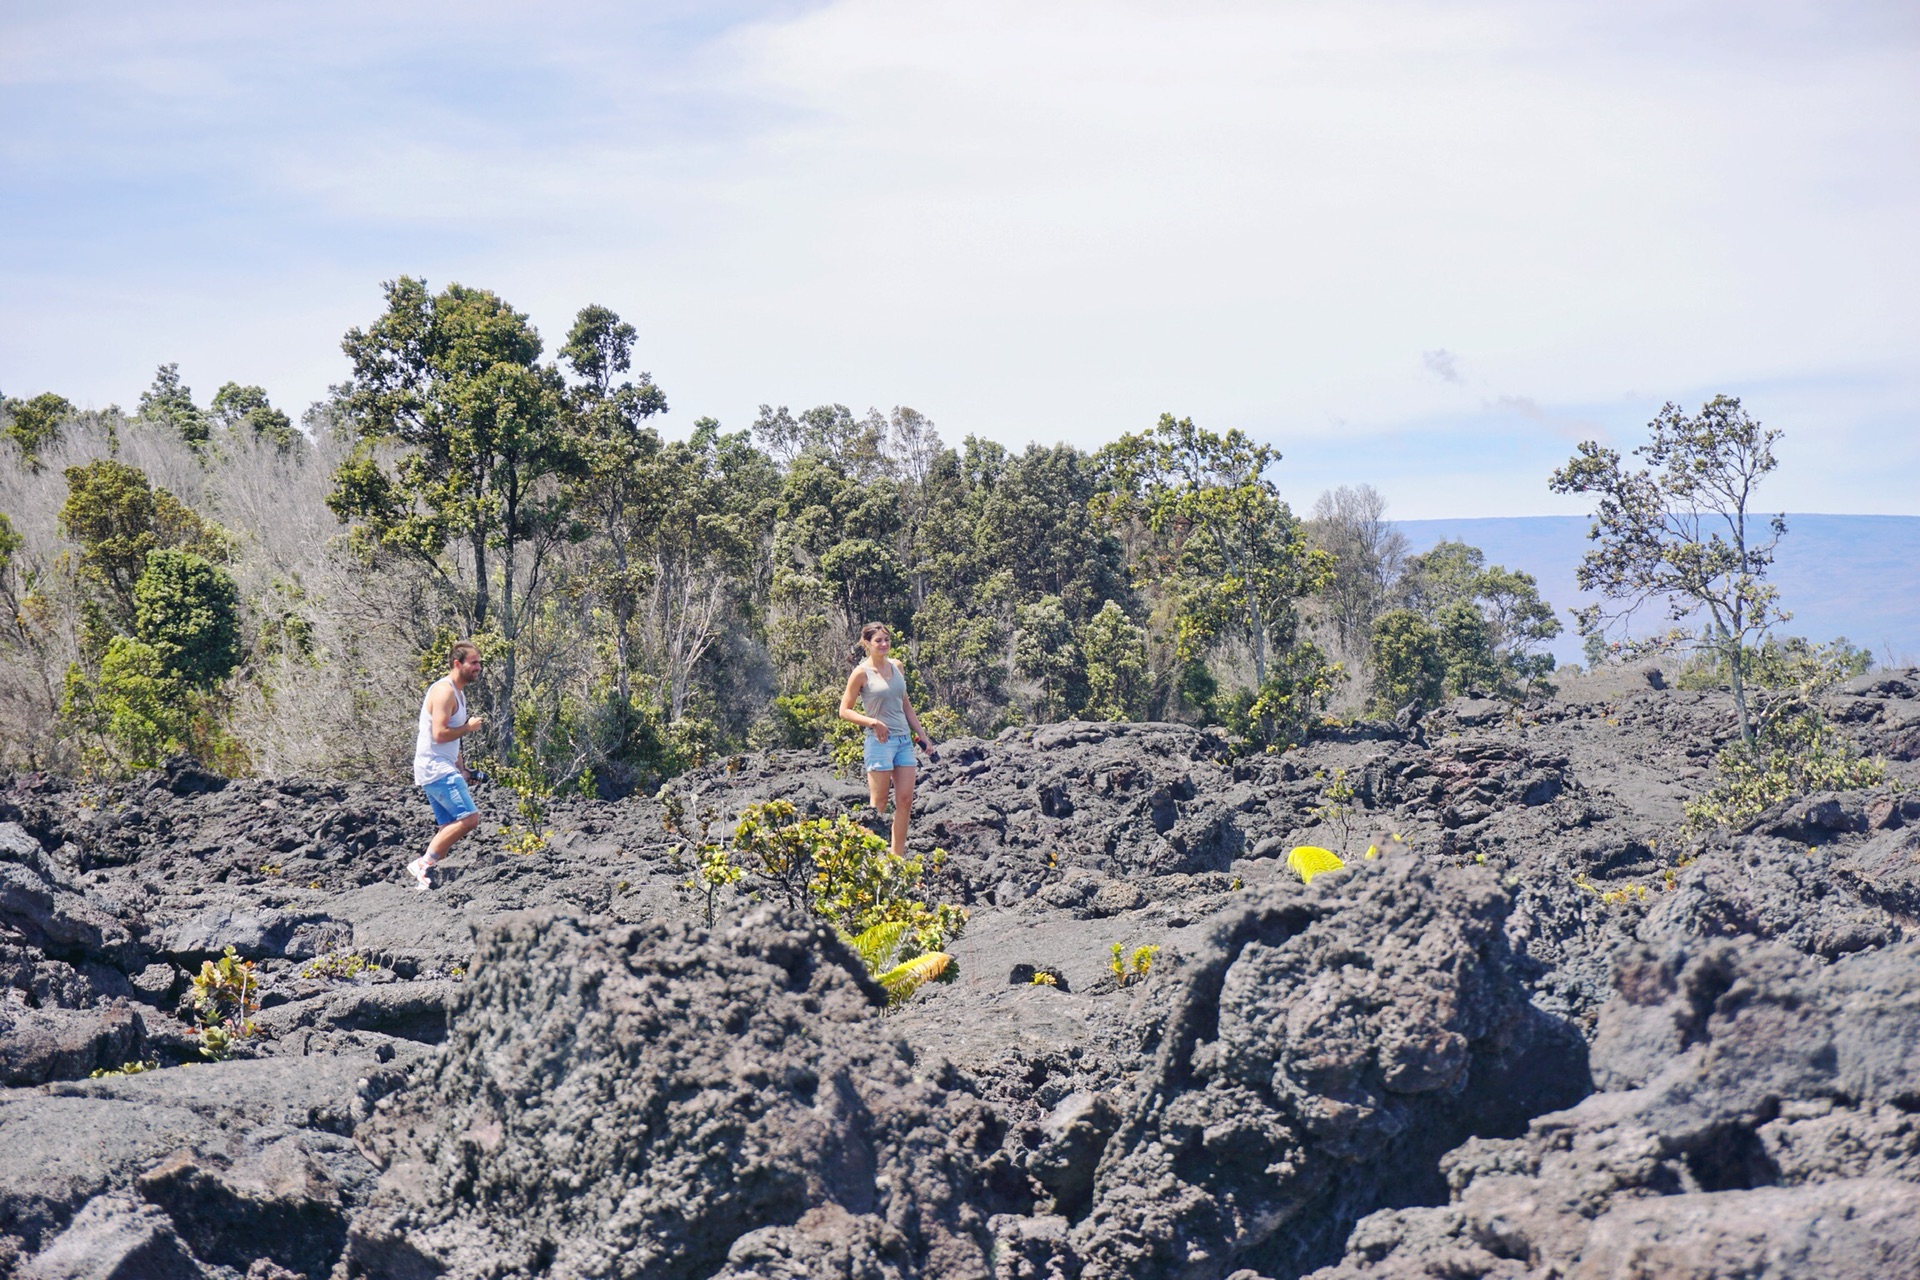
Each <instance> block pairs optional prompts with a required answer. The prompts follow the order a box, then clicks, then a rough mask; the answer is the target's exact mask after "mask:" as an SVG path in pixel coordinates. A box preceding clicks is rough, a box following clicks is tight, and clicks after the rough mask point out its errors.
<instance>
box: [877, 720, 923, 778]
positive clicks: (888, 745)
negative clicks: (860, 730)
mask: <svg viewBox="0 0 1920 1280" xmlns="http://www.w3.org/2000/svg"><path fill="white" fill-rule="evenodd" d="M865 754H866V757H867V772H868V773H872V772H873V771H874V770H876V769H878V770H879V771H881V772H882V773H885V772H887V771H888V770H891V769H901V768H906V769H912V768H914V767H915V763H914V759H913V735H912V734H910V733H891V734H888V735H887V740H886V741H885V742H882V741H880V739H878V738H876V737H874V736H873V730H871V729H869V730H867V740H866V749H865Z"/></svg>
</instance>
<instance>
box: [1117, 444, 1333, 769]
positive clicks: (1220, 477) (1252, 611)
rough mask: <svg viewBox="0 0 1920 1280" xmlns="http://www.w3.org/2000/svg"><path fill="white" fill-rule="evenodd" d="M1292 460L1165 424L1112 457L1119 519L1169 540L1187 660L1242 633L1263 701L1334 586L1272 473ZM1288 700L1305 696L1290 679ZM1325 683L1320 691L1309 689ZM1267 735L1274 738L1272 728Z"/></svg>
mask: <svg viewBox="0 0 1920 1280" xmlns="http://www.w3.org/2000/svg"><path fill="white" fill-rule="evenodd" d="M1279 460H1280V455H1279V454H1278V453H1277V452H1276V451H1274V450H1273V449H1271V448H1269V447H1267V446H1266V445H1256V444H1254V443H1253V442H1252V441H1251V440H1250V439H1248V438H1247V436H1246V435H1244V434H1243V433H1241V432H1239V431H1237V430H1236V431H1228V432H1227V433H1226V434H1225V435H1216V434H1214V433H1213V432H1210V431H1205V430H1202V429H1201V428H1199V427H1196V426H1194V424H1193V421H1192V420H1191V419H1188V418H1182V419H1178V420H1176V419H1175V418H1174V417H1173V415H1172V414H1162V415H1161V417H1160V421H1159V423H1158V424H1157V425H1156V426H1155V427H1154V429H1153V430H1151V431H1148V432H1145V433H1143V434H1141V435H1129V436H1123V437H1121V439H1120V440H1119V441H1118V442H1116V443H1115V444H1114V445H1110V446H1109V447H1108V449H1107V450H1106V464H1107V467H1108V471H1109V475H1110V476H1111V478H1112V479H1111V482H1110V483H1111V489H1110V494H1111V496H1110V497H1108V498H1107V499H1105V500H1104V501H1103V502H1102V504H1101V506H1102V509H1103V510H1104V511H1105V512H1106V513H1107V514H1108V516H1109V518H1110V519H1111V518H1113V516H1115V515H1117V514H1121V513H1123V512H1125V511H1126V510H1128V509H1133V510H1137V511H1139V512H1141V513H1142V514H1143V515H1144V517H1145V520H1146V523H1147V525H1148V527H1149V528H1150V529H1151V530H1152V531H1153V532H1154V534H1155V535H1157V536H1158V538H1159V539H1160V540H1161V545H1162V547H1163V551H1162V552H1161V556H1160V559H1161V568H1162V572H1163V574H1165V575H1166V576H1167V577H1168V578H1170V579H1171V581H1172V583H1173V585H1174V588H1175V594H1176V599H1177V601H1178V609H1179V613H1178V618H1177V627H1178V634H1179V641H1180V654H1181V657H1182V658H1192V657H1194V656H1196V655H1197V654H1198V653H1199V652H1200V651H1201V650H1202V649H1204V648H1205V647H1206V646H1208V645H1210V644H1212V643H1213V642H1214V641H1215V640H1216V639H1217V638H1219V637H1221V636H1223V635H1227V634H1233V635H1237V636H1239V637H1241V638H1243V639H1244V640H1245V641H1246V642H1247V645H1248V647H1249V649H1250V651H1251V654H1252V659H1253V668H1254V685H1255V696H1256V699H1257V698H1259V697H1260V696H1261V695H1262V694H1264V693H1265V692H1266V691H1267V686H1268V684H1269V667H1270V666H1271V665H1272V664H1273V662H1274V659H1275V658H1276V656H1284V655H1285V654H1286V653H1287V651H1289V650H1291V649H1292V648H1293V647H1294V645H1295V644H1296V642H1297V639H1298V637H1297V635H1296V632H1297V625H1298V621H1299V616H1298V604H1299V601H1300V600H1302V599H1303V598H1305V597H1307V596H1309V595H1312V594H1313V593H1314V592H1316V591H1318V590H1320V589H1321V588H1322V587H1323V586H1325V585H1326V582H1327V579H1328V578H1329V577H1330V576H1331V574H1332V571H1333V563H1332V557H1331V556H1329V555H1328V554H1327V553H1326V552H1324V551H1318V550H1314V549H1313V548H1312V547H1310V546H1309V545H1308V542H1307V537H1306V531H1305V530H1304V529H1303V528H1302V526H1301V524H1300V522H1299V521H1298V520H1297V519H1295V518H1294V515H1293V512H1292V511H1291V510H1290V509H1289V508H1288V507H1287V504H1286V503H1285V502H1283V501H1281V499H1280V494H1279V491H1278V489H1277V488H1276V487H1275V485H1274V484H1273V482H1272V481H1271V480H1269V479H1268V478H1267V474H1266V473H1267V471H1268V469H1269V468H1271V467H1272V466H1273V464H1274V463H1276V462H1278V461H1279ZM1284 683H1286V684H1288V685H1289V689H1288V690H1287V691H1286V693H1285V697H1286V698H1287V700H1289V701H1291V700H1292V699H1293V696H1294V692H1295V690H1294V688H1293V687H1292V686H1294V685H1295V683H1296V682H1295V681H1293V680H1292V679H1291V678H1289V679H1288V680H1287V681H1285V682H1284ZM1308 683H1309V684H1316V683H1318V681H1317V680H1312V681H1309V682H1308ZM1262 736H1267V737H1270V736H1271V725H1267V726H1264V727H1263V733H1262Z"/></svg>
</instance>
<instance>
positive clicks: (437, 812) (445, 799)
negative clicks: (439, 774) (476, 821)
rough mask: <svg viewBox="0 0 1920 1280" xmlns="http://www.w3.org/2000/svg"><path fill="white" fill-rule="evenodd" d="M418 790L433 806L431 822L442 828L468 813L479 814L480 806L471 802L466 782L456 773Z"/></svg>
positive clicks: (470, 793)
mask: <svg viewBox="0 0 1920 1280" xmlns="http://www.w3.org/2000/svg"><path fill="white" fill-rule="evenodd" d="M420 789H421V790H422V791H424V792H426V793H427V803H428V804H430V805H432V806H433V820H434V821H435V822H437V823H439V824H440V825H441V826H443V827H444V826H446V825H447V824H448V823H452V822H458V821H460V819H462V818H464V817H466V816H467V815H468V814H470V813H478V812H480V806H479V805H477V804H475V803H474V802H473V792H471V791H469V790H467V780H466V779H465V778H463V777H461V776H460V775H459V774H457V773H450V774H448V775H447V776H446V777H444V778H435V779H434V780H433V781H432V782H429V783H427V784H426V785H425V786H423V787H421V788H420Z"/></svg>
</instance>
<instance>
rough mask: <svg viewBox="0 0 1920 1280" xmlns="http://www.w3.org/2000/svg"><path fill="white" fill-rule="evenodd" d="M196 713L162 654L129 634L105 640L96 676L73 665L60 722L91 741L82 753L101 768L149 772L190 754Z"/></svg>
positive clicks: (186, 690)
mask: <svg viewBox="0 0 1920 1280" xmlns="http://www.w3.org/2000/svg"><path fill="white" fill-rule="evenodd" d="M198 712H199V706H198V700H197V699H196V698H195V696H194V692H193V690H192V688H191V687H189V686H188V685H187V684H186V683H185V682H184V681H182V680H180V679H179V677H177V676H175V675H174V674H173V672H172V671H170V670H168V668H167V663H166V660H165V659H164V658H163V657H161V655H160V651H159V650H157V649H155V648H154V647H153V646H152V645H150V644H143V643H142V642H140V641H138V640H135V639H133V638H132V637H130V636H115V637H113V639H111V640H109V641H108V642H107V651H106V653H104V654H103V655H101V658H100V670H99V674H98V675H96V676H89V675H87V673H86V672H85V671H84V670H82V669H81V668H80V667H79V666H78V665H75V666H73V667H70V668H69V669H68V671H67V678H66V684H65V687H64V688H63V690H62V693H61V699H60V720H61V723H62V724H63V725H65V726H66V727H67V728H68V729H69V730H73V731H78V732H79V733H81V734H82V735H84V736H86V737H88V738H90V739H91V742H90V744H89V746H88V748H87V750H86V751H85V753H84V754H85V755H86V756H87V757H88V758H89V759H90V760H91V761H92V762H93V764H94V765H95V767H100V768H113V767H115V766H118V767H124V768H130V769H150V768H153V767H154V766H156V765H158V764H159V763H160V762H161V761H163V760H165V759H166V758H167V757H168V756H171V755H175V754H178V753H179V752H182V751H185V750H187V748H188V744H189V742H190V741H191V739H192V738H193V736H194V719H195V716H196V714H198Z"/></svg>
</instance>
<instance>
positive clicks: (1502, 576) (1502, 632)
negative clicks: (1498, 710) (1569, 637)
mask: <svg viewBox="0 0 1920 1280" xmlns="http://www.w3.org/2000/svg"><path fill="white" fill-rule="evenodd" d="M1474 594H1475V596H1476V597H1477V599H1478V601H1479V604H1480V608H1481V610H1482V612H1483V613H1484V614H1485V615H1486V619H1487V622H1488V624H1489V625H1490V626H1491V627H1492V629H1493V635H1492V640H1493V655H1494V658H1495V660H1496V661H1498V662H1499V664H1500V670H1501V672H1502V674H1503V675H1504V677H1505V678H1506V679H1508V680H1511V681H1514V682H1516V683H1518V684H1522V685H1531V684H1536V683H1538V682H1539V681H1541V680H1544V679H1545V678H1546V677H1547V676H1549V675H1551V674H1552V673H1553V668H1554V657H1553V655H1552V654H1551V653H1540V652H1538V651H1537V648H1538V646H1540V645H1543V644H1545V643H1547V642H1548V641H1550V640H1552V639H1553V638H1554V637H1555V636H1557V635H1559V634H1560V619H1559V618H1557V617H1555V616H1554V613H1553V606H1552V605H1550V604H1548V603H1547V602H1546V601H1545V600H1542V599H1541V598H1540V585H1539V583H1538V582H1536V581H1535V580H1534V576H1533V575H1532V574H1530V573H1525V572H1522V571H1520V570H1508V569H1506V568H1504V567H1503V566H1501V565H1497V564H1496V565H1494V566H1493V567H1492V568H1490V569H1488V570H1486V571H1485V572H1484V573H1482V574H1481V575H1480V580H1479V582H1478V583H1477V584H1476V585H1475V593H1474ZM1549 692H1551V690H1549Z"/></svg>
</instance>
